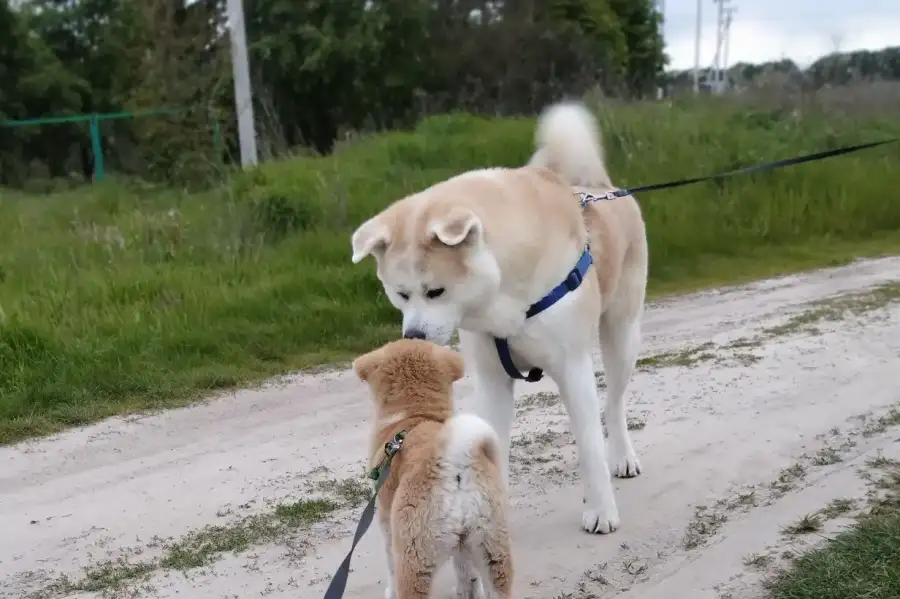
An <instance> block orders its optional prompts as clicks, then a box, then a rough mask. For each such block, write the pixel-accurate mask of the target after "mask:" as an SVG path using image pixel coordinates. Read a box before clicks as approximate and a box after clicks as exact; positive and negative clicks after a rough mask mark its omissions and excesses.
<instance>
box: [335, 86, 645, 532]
mask: <svg viewBox="0 0 900 599" xmlns="http://www.w3.org/2000/svg"><path fill="white" fill-rule="evenodd" d="M536 146H537V147H536V151H535V153H534V154H533V155H532V157H531V159H530V160H529V162H528V164H527V165H525V166H523V167H520V168H488V169H483V170H475V171H470V172H466V173H463V174H461V175H458V176H456V177H453V178H451V179H448V180H446V181H443V182H441V183H438V184H436V185H433V186H431V187H429V188H427V189H425V190H423V191H421V192H418V193H415V194H412V195H410V196H407V197H405V198H403V199H400V200H398V201H396V202H394V203H393V204H392V205H390V206H389V207H388V208H386V209H385V210H384V211H382V212H381V213H379V214H377V215H376V216H374V217H372V218H371V219H369V220H368V221H366V222H364V223H363V224H362V225H360V226H359V228H358V229H357V230H356V231H355V232H354V233H353V237H352V246H353V257H352V261H353V262H354V263H358V262H359V261H360V260H362V259H363V258H365V257H366V256H368V255H370V254H371V255H373V256H374V257H375V260H376V263H377V274H378V278H379V279H380V280H381V282H382V284H383V286H384V290H385V292H386V293H387V296H388V298H389V299H390V301H391V303H393V305H394V306H395V307H397V308H398V309H399V310H400V311H401V312H402V313H403V335H404V336H405V337H411V338H423V339H428V340H430V341H434V342H437V343H441V344H447V343H449V341H450V338H451V336H452V334H453V332H454V331H458V332H459V340H460V346H461V349H462V351H463V354H464V355H465V357H466V364H468V365H469V368H470V369H471V374H472V375H473V378H474V383H475V400H476V406H477V407H476V411H477V413H478V414H479V415H480V416H482V417H483V418H485V419H486V420H487V421H488V422H489V423H490V424H491V425H492V426H493V427H494V428H495V429H496V431H497V433H498V435H499V438H500V441H501V448H502V453H503V455H502V460H501V462H502V464H503V473H504V476H507V473H508V459H509V441H510V429H511V428H512V421H513V417H514V415H515V408H514V405H513V385H514V382H515V379H514V378H513V376H516V377H517V378H523V377H522V375H520V374H519V372H518V370H516V368H521V367H523V366H528V367H532V368H535V367H536V368H540V369H543V370H546V371H547V373H548V374H549V375H550V376H551V378H552V379H553V380H554V381H555V382H556V384H557V386H558V387H559V391H560V396H561V398H562V401H563V403H564V405H565V407H566V410H567V412H568V415H569V420H570V422H571V427H572V430H573V434H574V436H575V442H576V445H577V449H578V462H579V469H580V472H581V480H582V481H583V484H584V504H585V505H584V512H583V516H582V522H581V524H582V527H583V528H584V529H585V530H586V531H588V532H592V533H608V532H612V531H614V530H615V529H616V528H617V527H618V525H619V513H618V507H617V506H616V500H615V496H614V493H613V488H612V481H611V477H610V471H612V473H614V474H615V475H616V476H619V477H632V476H636V475H637V474H639V473H640V471H641V466H640V463H639V462H638V459H637V456H636V455H635V452H634V449H633V447H632V445H631V439H630V437H629V434H628V428H627V425H626V417H625V389H626V386H627V384H628V381H629V379H630V377H631V374H632V371H633V370H634V365H635V361H636V359H637V354H638V347H639V344H640V321H641V315H642V312H643V305H644V295H645V290H646V284H647V240H646V231H645V227H644V220H643V217H642V215H641V211H640V208H639V206H638V204H637V202H636V201H635V199H634V198H633V197H631V196H625V197H620V198H615V199H612V200H610V201H594V200H598V199H602V198H603V197H604V194H605V193H606V192H609V191H612V190H613V189H615V188H614V186H613V185H612V182H611V180H610V177H609V175H608V174H607V170H606V165H605V162H604V155H603V148H602V142H601V138H600V133H599V128H598V126H597V122H596V120H595V119H594V117H593V115H592V114H591V113H590V111H588V109H587V108H585V107H584V106H583V105H581V104H579V103H574V102H563V103H559V104H555V105H553V106H550V107H549V108H548V109H547V110H545V111H544V113H543V114H542V115H541V117H540V118H539V120H538V125H537V130H536ZM579 200H581V201H579ZM588 248H589V249H588ZM591 268H592V269H593V272H594V276H590V275H589V273H590V269H591ZM538 308H540V309H538ZM537 312H539V313H537ZM598 332H599V338H600V346H601V350H602V357H603V366H604V373H605V378H606V388H607V403H606V412H605V419H606V426H607V430H608V433H609V439H608V443H609V452H608V456H607V448H606V442H605V440H604V437H603V432H602V428H601V421H600V405H599V403H600V402H599V398H598V396H597V387H596V381H595V378H594V367H593V363H592V359H591V349H592V346H593V344H594V339H595V335H597V334H598ZM539 374H540V372H539V371H532V373H531V375H532V376H530V377H529V378H530V379H532V380H533V379H535V378H538V377H537V376H535V375H539Z"/></svg>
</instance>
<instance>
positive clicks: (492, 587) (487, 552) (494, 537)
mask: <svg viewBox="0 0 900 599" xmlns="http://www.w3.org/2000/svg"><path fill="white" fill-rule="evenodd" d="M480 553H481V556H479V557H481V558H482V559H476V561H475V563H476V564H477V566H478V568H479V570H480V572H481V582H482V587H483V589H484V597H485V599H510V597H512V588H513V565H512V554H511V553H510V541H509V533H508V531H507V530H506V528H505V527H494V528H493V529H492V530H488V531H486V537H485V541H484V545H483V546H482V547H481V551H480Z"/></svg>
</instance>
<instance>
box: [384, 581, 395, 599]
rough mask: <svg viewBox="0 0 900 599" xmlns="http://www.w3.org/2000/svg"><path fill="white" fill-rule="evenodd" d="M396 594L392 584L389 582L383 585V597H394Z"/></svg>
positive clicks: (386, 598)
mask: <svg viewBox="0 0 900 599" xmlns="http://www.w3.org/2000/svg"><path fill="white" fill-rule="evenodd" d="M395 597H396V595H394V585H392V584H389V585H387V586H386V587H384V599H394V598H395Z"/></svg>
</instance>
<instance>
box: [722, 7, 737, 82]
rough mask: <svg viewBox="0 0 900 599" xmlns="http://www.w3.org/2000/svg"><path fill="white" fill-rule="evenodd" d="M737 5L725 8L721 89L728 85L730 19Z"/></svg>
mask: <svg viewBox="0 0 900 599" xmlns="http://www.w3.org/2000/svg"><path fill="white" fill-rule="evenodd" d="M736 12H737V7H735V6H729V7H728V8H726V9H725V45H724V47H723V49H722V89H723V91H724V89H725V88H727V87H728V81H729V77H728V49H729V48H730V46H731V21H732V20H733V19H734V13H736Z"/></svg>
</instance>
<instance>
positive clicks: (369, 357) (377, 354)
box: [353, 347, 384, 383]
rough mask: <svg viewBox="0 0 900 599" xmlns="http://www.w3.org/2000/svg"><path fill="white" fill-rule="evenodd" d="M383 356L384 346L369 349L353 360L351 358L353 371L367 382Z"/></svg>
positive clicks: (379, 364)
mask: <svg viewBox="0 0 900 599" xmlns="http://www.w3.org/2000/svg"><path fill="white" fill-rule="evenodd" d="M383 358H384V348H383V347H379V348H378V349H376V350H373V351H370V352H369V353H367V354H364V355H362V356H360V357H358V358H356V359H355V360H353V372H355V373H356V376H358V377H359V380H361V381H363V382H366V383H368V382H369V377H371V376H372V375H373V374H374V373H375V371H376V370H378V367H379V366H381V361H382V359H383Z"/></svg>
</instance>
